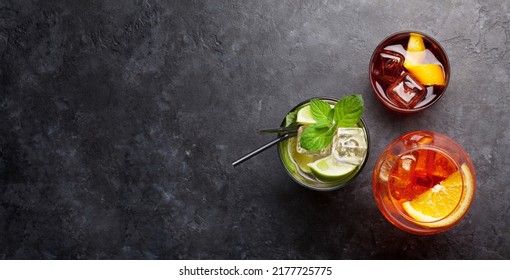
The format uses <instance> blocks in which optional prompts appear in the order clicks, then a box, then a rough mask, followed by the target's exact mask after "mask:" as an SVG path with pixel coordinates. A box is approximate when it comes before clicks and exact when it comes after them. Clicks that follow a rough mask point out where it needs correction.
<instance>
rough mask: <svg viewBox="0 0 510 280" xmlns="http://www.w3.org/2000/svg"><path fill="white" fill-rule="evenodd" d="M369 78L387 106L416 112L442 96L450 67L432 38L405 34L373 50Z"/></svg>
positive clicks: (390, 39)
mask: <svg viewBox="0 0 510 280" xmlns="http://www.w3.org/2000/svg"><path fill="white" fill-rule="evenodd" d="M369 75H370V82H371V84H372V88H373V90H374V92H375V93H376V96H377V98H378V99H379V100H380V101H381V102H382V103H383V104H384V105H385V106H386V107H388V108H389V109H391V110H393V111H396V112H400V113H415V112H419V111H421V110H423V109H425V108H428V107H430V106H432V105H433V104H434V103H436V102H437V101H438V100H439V99H440V98H441V97H442V96H443V94H444V92H445V90H446V87H447V86H448V81H449V79H450V64H449V62H448V57H447V56H446V52H445V51H444V49H443V48H442V47H441V45H440V44H439V43H438V42H437V41H436V40H434V39H433V38H432V37H430V36H428V35H426V34H424V33H421V32H416V31H405V32H399V33H396V34H393V35H390V36H389V37H387V38H386V39H384V40H383V41H382V42H381V43H380V44H379V45H378V46H377V47H376V48H375V50H374V52H373V54H372V58H371V59H370V66H369Z"/></svg>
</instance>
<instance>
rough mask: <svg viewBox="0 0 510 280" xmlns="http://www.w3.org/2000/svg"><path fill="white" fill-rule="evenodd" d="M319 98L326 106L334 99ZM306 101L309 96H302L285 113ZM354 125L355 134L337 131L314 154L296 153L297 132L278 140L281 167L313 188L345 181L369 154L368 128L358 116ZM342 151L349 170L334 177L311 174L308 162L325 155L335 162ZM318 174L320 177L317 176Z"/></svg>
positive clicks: (333, 187) (332, 187) (326, 187)
mask: <svg viewBox="0 0 510 280" xmlns="http://www.w3.org/2000/svg"><path fill="white" fill-rule="evenodd" d="M319 99H322V100H324V101H326V102H328V103H329V104H330V106H334V105H335V104H336V102H337V101H338V100H337V99H334V98H319ZM309 103H310V99H308V100H305V101H303V102H301V103H299V104H298V105H296V106H295V107H294V108H292V109H291V110H290V111H289V113H290V112H297V111H298V110H300V109H301V108H303V107H305V106H308V105H309ZM285 123H286V121H285V119H284V120H283V121H282V123H281V126H282V127H283V126H285ZM354 129H356V130H357V131H355V132H354V133H355V134H356V135H353V137H350V136H349V135H347V136H345V135H344V136H345V137H344V138H342V137H341V136H339V135H337V136H335V140H334V141H333V143H332V144H331V145H332V147H329V148H328V149H325V150H324V151H321V152H320V153H315V154H307V153H300V152H299V151H298V150H299V148H298V142H299V135H298V137H292V138H289V139H287V140H284V141H282V142H280V143H279V145H278V154H279V156H280V160H281V161H282V163H283V165H284V167H285V170H286V171H287V173H288V174H289V175H290V177H291V178H292V179H293V180H294V181H296V182H297V183H298V184H300V185H301V186H304V187H306V188H309V189H312V190H316V191H332V190H336V189H339V188H341V187H343V186H345V185H347V183H348V182H350V181H351V180H352V179H354V178H355V177H356V176H357V175H358V174H359V173H360V171H361V170H362V169H363V167H364V166H365V164H366V161H367V158H368V154H369V142H370V141H369V140H370V137H369V134H368V129H367V127H366V125H365V122H364V121H363V119H362V118H361V119H360V120H359V122H358V123H357V127H356V128H354ZM360 137H361V138H360ZM342 141H343V143H347V145H346V146H344V147H343V148H339V145H338V144H337V143H340V142H342ZM350 143H354V146H349V145H350ZM358 145H359V146H358ZM337 148H338V149H337ZM345 155H347V156H349V158H347V161H350V162H351V163H352V164H355V165H354V167H353V169H352V171H349V173H348V174H344V175H342V176H339V177H338V178H333V179H331V178H324V177H322V176H319V175H318V174H314V173H313V172H312V170H310V167H309V166H308V164H309V163H313V162H316V161H318V160H321V159H324V158H326V157H329V158H331V160H332V161H333V162H339V163H340V164H342V161H343V159H342V157H343V156H345ZM318 176H319V177H322V178H318Z"/></svg>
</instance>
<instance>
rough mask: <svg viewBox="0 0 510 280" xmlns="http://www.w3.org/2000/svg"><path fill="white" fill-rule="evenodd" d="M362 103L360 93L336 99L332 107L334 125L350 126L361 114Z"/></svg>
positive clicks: (354, 123)
mask: <svg viewBox="0 0 510 280" xmlns="http://www.w3.org/2000/svg"><path fill="white" fill-rule="evenodd" d="M363 109H364V104H363V97H361V95H359V94H357V95H348V96H346V97H344V98H342V99H340V101H338V102H337V103H336V105H335V108H334V112H335V113H334V120H335V127H352V126H354V125H356V124H357V123H358V121H359V119H360V118H361V115H362V114H363Z"/></svg>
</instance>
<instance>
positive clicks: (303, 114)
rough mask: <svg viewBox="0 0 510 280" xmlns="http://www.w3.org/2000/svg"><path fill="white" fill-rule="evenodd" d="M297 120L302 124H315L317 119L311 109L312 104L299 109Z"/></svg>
mask: <svg viewBox="0 0 510 280" xmlns="http://www.w3.org/2000/svg"><path fill="white" fill-rule="evenodd" d="M296 121H297V122H298V123H300V124H314V123H315V120H314V119H313V116H312V111H310V105H306V106H305V107H302V108H301V109H299V110H298V111H297V119H296Z"/></svg>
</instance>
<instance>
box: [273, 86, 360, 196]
mask: <svg viewBox="0 0 510 280" xmlns="http://www.w3.org/2000/svg"><path fill="white" fill-rule="evenodd" d="M318 101H319V102H318ZM337 102H339V103H340V104H337ZM325 104H327V106H326V105H325ZM360 104H361V109H360V108H359V107H360ZM328 107H329V110H328ZM360 110H361V112H360ZM362 111H363V100H362V98H361V96H354V95H351V96H346V97H344V98H342V99H341V100H340V101H339V100H336V99H333V98H315V99H310V100H306V101H304V102H302V103H300V104H298V105H297V106H296V107H294V108H293V109H292V110H291V111H290V112H289V113H288V114H287V117H286V118H285V120H284V121H283V122H282V125H281V126H287V127H289V126H299V130H298V133H297V136H296V137H292V138H289V139H287V140H284V141H282V142H280V143H279V146H278V152H279V155H280V159H281V160H282V163H283V165H284V166H285V169H286V170H287V172H288V173H289V175H290V176H291V177H292V178H293V179H294V180H295V181H296V182H297V183H299V184H300V185H302V186H304V187H307V188H310V189H313V190H318V191H331V190H336V189H338V188H340V187H343V186H345V185H346V184H347V183H348V182H349V181H350V180H352V179H353V178H354V177H356V175H357V174H359V172H360V171H361V170H362V169H363V167H364V166H365V163H366V160H367V158H368V152H369V145H368V144H369V134H368V130H367V128H366V125H365V122H364V121H363V119H361V113H362Z"/></svg>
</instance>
